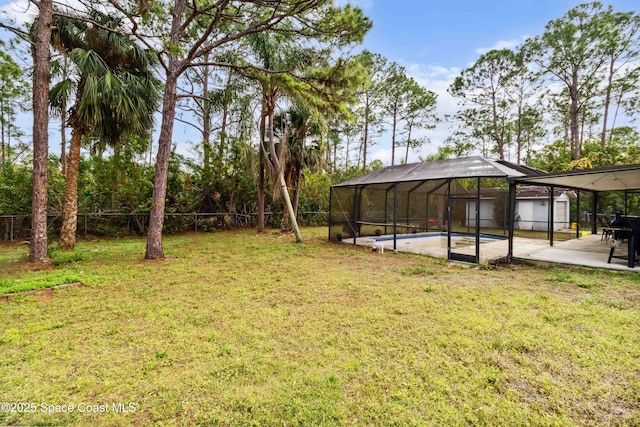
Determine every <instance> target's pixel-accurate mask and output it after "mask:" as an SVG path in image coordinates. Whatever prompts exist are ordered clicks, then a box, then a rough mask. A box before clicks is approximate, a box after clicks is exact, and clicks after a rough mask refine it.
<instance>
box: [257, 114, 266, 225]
mask: <svg viewBox="0 0 640 427" xmlns="http://www.w3.org/2000/svg"><path fill="white" fill-rule="evenodd" d="M265 120H266V114H265V106H264V103H263V106H262V112H261V113H260V125H259V127H260V130H259V132H260V141H259V142H258V143H259V144H260V147H259V148H258V158H259V164H260V168H259V170H258V233H264V174H265V168H266V162H265V160H266V159H265V156H266V154H265V148H264V132H265Z"/></svg>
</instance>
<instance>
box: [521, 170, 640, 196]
mask: <svg viewBox="0 0 640 427" xmlns="http://www.w3.org/2000/svg"><path fill="white" fill-rule="evenodd" d="M517 181H518V182H522V183H527V184H536V185H553V186H556V187H566V188H574V189H578V190H588V191H616V190H637V189H640V163H635V164H631V165H618V166H605V167H602V168H595V169H585V170H575V171H566V172H558V173H550V174H545V175H540V176H530V177H527V178H523V179H517Z"/></svg>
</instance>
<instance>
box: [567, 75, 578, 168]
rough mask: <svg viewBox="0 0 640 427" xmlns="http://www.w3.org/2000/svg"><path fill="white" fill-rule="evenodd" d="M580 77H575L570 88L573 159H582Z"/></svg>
mask: <svg viewBox="0 0 640 427" xmlns="http://www.w3.org/2000/svg"><path fill="white" fill-rule="evenodd" d="M577 87H578V78H577V77H574V82H573V86H572V87H570V88H569V94H570V96H571V106H570V108H569V114H570V119H571V121H570V129H571V160H580V129H579V123H578V112H579V111H578V90H577Z"/></svg>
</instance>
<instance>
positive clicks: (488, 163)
mask: <svg viewBox="0 0 640 427" xmlns="http://www.w3.org/2000/svg"><path fill="white" fill-rule="evenodd" d="M543 173H544V172H542V171H540V170H538V169H534V168H530V167H527V166H522V165H517V164H515V163H511V162H507V161H504V160H493V159H488V158H486V157H481V156H470V157H461V158H457V159H447V160H436V161H432V162H422V163H411V164H406V165H395V166H387V167H385V168H382V169H378V170H375V171H373V172H370V173H368V174H365V175H362V176H358V177H355V178H352V179H350V180H348V181H345V182H343V183H340V184H337V185H335V187H352V186H356V185H371V184H385V183H400V182H415V181H429V180H436V179H450V178H490V177H504V178H524V177H527V176H535V175H540V174H543Z"/></svg>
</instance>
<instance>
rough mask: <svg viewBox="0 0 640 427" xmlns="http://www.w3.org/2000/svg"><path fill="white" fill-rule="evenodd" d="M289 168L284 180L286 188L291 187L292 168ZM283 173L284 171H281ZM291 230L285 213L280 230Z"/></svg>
mask: <svg viewBox="0 0 640 427" xmlns="http://www.w3.org/2000/svg"><path fill="white" fill-rule="evenodd" d="M288 169H289V170H288V171H287V176H286V178H285V180H284V182H285V185H286V186H287V189H289V188H291V178H292V170H291V168H288ZM283 174H284V172H283ZM289 230H291V226H290V225H289V217H287V215H283V216H282V231H289Z"/></svg>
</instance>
